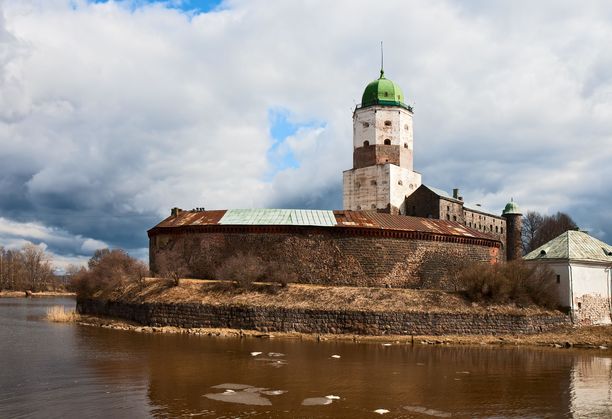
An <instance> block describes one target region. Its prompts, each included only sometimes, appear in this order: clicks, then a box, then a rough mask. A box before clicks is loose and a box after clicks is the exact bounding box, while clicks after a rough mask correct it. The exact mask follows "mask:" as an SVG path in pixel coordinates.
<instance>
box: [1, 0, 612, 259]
mask: <svg viewBox="0 0 612 419" xmlns="http://www.w3.org/2000/svg"><path fill="white" fill-rule="evenodd" d="M0 11H1V13H0V246H4V247H5V248H19V247H20V246H23V244H25V243H28V242H31V243H34V244H37V245H40V246H41V247H43V248H44V249H46V250H47V251H48V252H49V253H50V254H51V255H52V256H53V261H54V264H55V266H57V267H58V269H61V268H63V267H66V266H67V265H68V264H71V263H76V264H79V263H84V262H85V261H87V260H88V259H89V257H90V256H91V254H92V253H93V251H94V250H96V249H97V248H103V247H111V248H123V249H126V250H127V251H128V252H129V253H130V254H131V255H133V256H135V257H138V258H142V259H145V260H146V258H147V252H148V250H147V247H148V239H147V235H146V231H147V229H149V228H151V227H153V226H154V225H155V224H157V223H158V222H159V221H161V220H162V219H164V218H165V217H167V216H168V215H169V214H170V209H171V208H172V207H175V206H176V207H180V208H184V209H191V208H196V207H205V208H206V209H225V208H253V207H255V208H319V209H340V208H342V171H343V170H346V169H350V168H351V165H352V111H353V110H354V108H355V105H356V104H358V103H359V102H360V99H361V94H362V93H363V89H364V88H365V86H366V85H367V83H369V82H370V81H371V80H373V79H376V78H377V77H378V73H379V69H380V50H379V48H380V42H381V41H383V42H384V48H385V76H386V77H388V78H390V79H392V80H394V81H395V82H397V83H398V84H399V85H400V86H401V87H402V89H403V91H404V94H405V97H406V101H407V102H408V104H410V105H413V106H414V109H415V113H414V148H415V170H417V171H419V172H420V173H422V175H423V182H424V183H425V184H428V185H431V186H435V187H438V188H441V189H445V190H447V191H450V190H452V188H460V189H461V195H463V196H464V197H465V199H466V201H468V202H472V203H480V204H482V205H483V206H484V207H485V208H489V209H491V210H492V211H495V212H498V213H501V210H502V209H503V206H504V205H505V203H506V202H508V201H509V200H510V198H514V200H515V201H517V202H518V203H519V205H520V206H521V208H522V209H523V212H526V211H528V210H533V211H539V212H542V213H554V212H556V211H564V212H567V213H568V214H570V215H571V216H572V217H573V218H574V219H575V220H576V222H577V223H578V225H579V226H580V227H581V228H582V229H585V230H588V231H589V232H590V233H591V234H593V235H595V236H597V237H598V238H600V239H602V240H604V241H607V242H608V243H612V205H611V202H610V197H611V196H612V183H611V182H610V179H612V165H611V164H610V162H611V161H612V48H610V40H611V39H612V3H610V2H609V1H597V0H591V1H588V2H580V3H577V2H575V1H563V0H541V1H538V2H533V1H523V0H514V1H495V2H490V1H484V0H467V1H450V0H420V1H416V0H408V1H406V0H397V1H356V0H338V1H333V2H330V1H324V0H309V1H290V0H287V1H282V2H270V1H269V0H228V1H215V0H208V1H206V0H202V1H198V0H191V1H178V0H174V1H145V0H133V1H131V0H126V1H87V0H0Z"/></svg>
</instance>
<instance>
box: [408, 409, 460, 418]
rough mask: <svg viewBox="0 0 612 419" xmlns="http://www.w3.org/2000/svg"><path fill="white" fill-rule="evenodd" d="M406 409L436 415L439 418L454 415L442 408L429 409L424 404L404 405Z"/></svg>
mask: <svg viewBox="0 0 612 419" xmlns="http://www.w3.org/2000/svg"><path fill="white" fill-rule="evenodd" d="M404 409H406V410H408V411H409V412H413V413H420V414H422V415H428V416H434V417H437V418H450V417H451V416H452V415H451V414H450V413H448V412H442V411H440V410H435V409H428V408H426V407H423V406H404Z"/></svg>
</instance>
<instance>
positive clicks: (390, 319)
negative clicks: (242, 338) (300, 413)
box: [77, 299, 571, 335]
mask: <svg viewBox="0 0 612 419" xmlns="http://www.w3.org/2000/svg"><path fill="white" fill-rule="evenodd" d="M77 311H78V312H79V313H81V314H92V315H102V316H110V317H118V318H122V319H125V320H131V321H135V322H137V323H140V324H142V325H145V326H157V327H159V326H175V327H183V328H196V327H203V328H231V329H246V330H258V331H261V332H300V333H314V334H319V333H321V334H326V333H332V334H336V333H344V334H358V335H455V334H460V335H462V334H463V335H468V334H473V335H491V334H528V333H539V332H544V331H548V330H551V329H554V328H557V327H559V326H563V325H569V324H571V321H570V318H569V316H566V315H563V314H561V313H559V314H556V315H536V316H527V315H517V314H496V313H458V314H451V313H418V312H415V313H410V312H403V313H402V312H390V313H388V312H368V311H341V310H314V309H313V310H311V309H293V308H279V307H248V306H223V305H205V304H197V303H183V304H165V303H142V304H135V303H125V302H117V301H102V300H92V299H79V300H78V301H77Z"/></svg>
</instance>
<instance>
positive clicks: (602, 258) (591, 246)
mask: <svg viewBox="0 0 612 419" xmlns="http://www.w3.org/2000/svg"><path fill="white" fill-rule="evenodd" d="M524 259H525V260H583V261H592V262H608V263H610V264H612V246H610V245H609V244H607V243H604V242H602V241H601V240H597V239H596V238H595V237H592V236H589V235H588V234H587V233H585V232H583V231H576V230H568V231H566V232H565V233H563V234H561V235H560V236H557V237H555V238H554V239H552V240H551V241H549V242H548V243H546V244H543V245H542V246H540V247H538V248H537V249H535V250H534V251H532V252H530V253H528V254H527V255H525V257H524Z"/></svg>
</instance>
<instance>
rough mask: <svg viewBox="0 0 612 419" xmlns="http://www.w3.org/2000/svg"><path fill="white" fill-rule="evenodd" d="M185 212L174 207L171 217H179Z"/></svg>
mask: <svg viewBox="0 0 612 419" xmlns="http://www.w3.org/2000/svg"><path fill="white" fill-rule="evenodd" d="M182 211H183V210H182V209H180V208H178V207H174V208H172V209H171V210H170V216H172V217H176V216H178V215H179V214H180V213H181V212H182Z"/></svg>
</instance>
